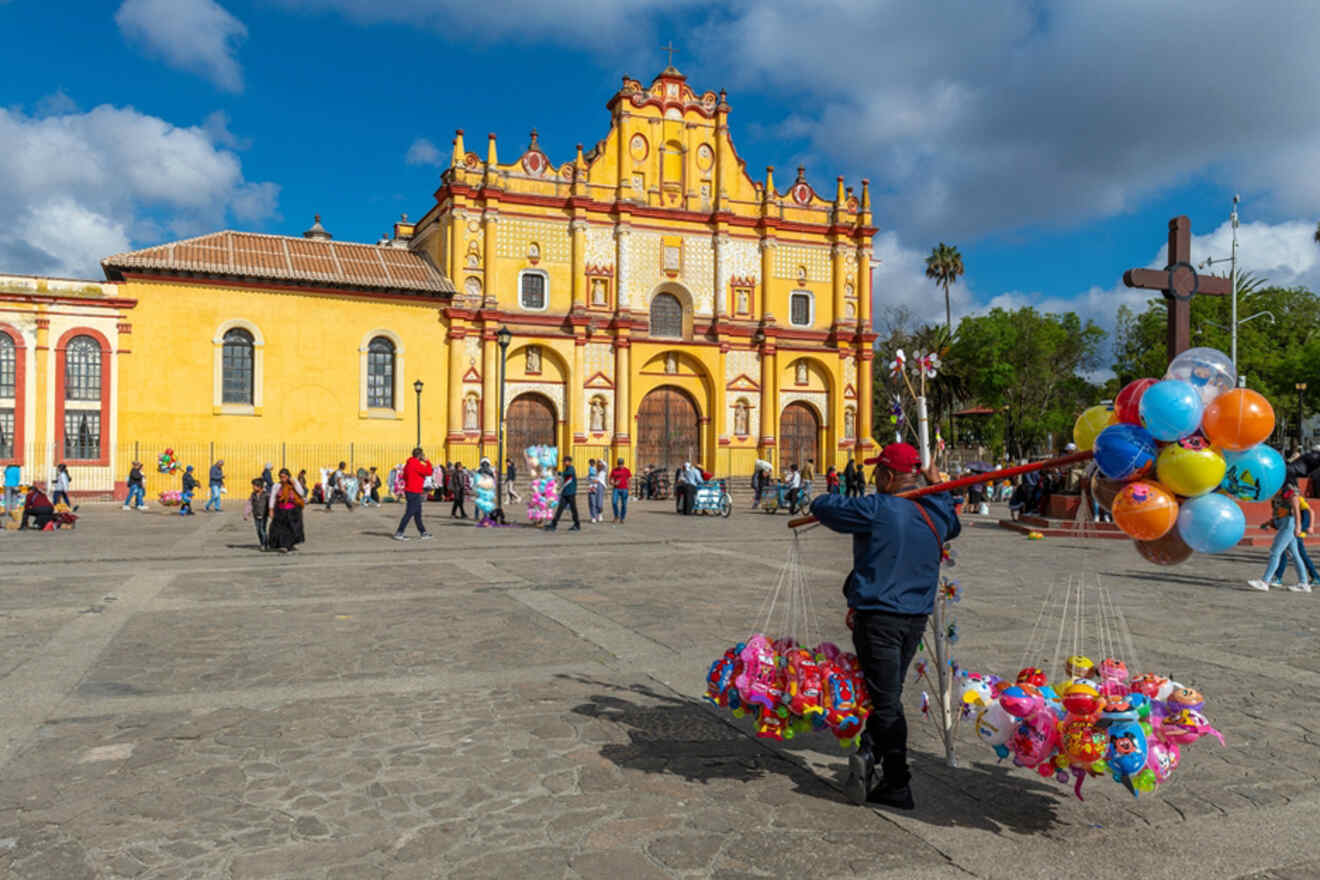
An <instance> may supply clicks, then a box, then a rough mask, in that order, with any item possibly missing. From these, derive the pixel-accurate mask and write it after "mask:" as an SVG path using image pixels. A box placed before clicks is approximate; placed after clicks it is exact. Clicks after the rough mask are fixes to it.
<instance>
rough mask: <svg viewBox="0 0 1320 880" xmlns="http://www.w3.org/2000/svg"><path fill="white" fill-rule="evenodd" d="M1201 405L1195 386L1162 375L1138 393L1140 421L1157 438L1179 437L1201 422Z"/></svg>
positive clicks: (1185, 434) (1165, 439) (1178, 438)
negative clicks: (1157, 380)
mask: <svg viewBox="0 0 1320 880" xmlns="http://www.w3.org/2000/svg"><path fill="white" fill-rule="evenodd" d="M1204 409H1205V405H1204V404H1203V403H1202V402H1201V398H1200V396H1199V395H1198V394H1197V393H1196V389H1195V388H1193V387H1192V386H1191V385H1189V384H1188V383H1186V382H1183V381H1180V380H1178V379H1165V380H1164V381H1163V382H1156V383H1155V384H1154V385H1152V386H1150V387H1149V388H1147V389H1146V391H1145V393H1144V394H1142V395H1141V406H1140V410H1141V424H1142V425H1144V426H1145V428H1146V430H1147V431H1149V432H1150V435H1151V436H1152V437H1154V438H1155V439H1156V440H1163V441H1165V442H1169V441H1172V440H1181V439H1182V438H1183V437H1186V436H1187V435H1189V434H1191V433H1193V432H1194V431H1196V429H1197V428H1199V427H1200V426H1201V413H1202V411H1203V410H1204Z"/></svg>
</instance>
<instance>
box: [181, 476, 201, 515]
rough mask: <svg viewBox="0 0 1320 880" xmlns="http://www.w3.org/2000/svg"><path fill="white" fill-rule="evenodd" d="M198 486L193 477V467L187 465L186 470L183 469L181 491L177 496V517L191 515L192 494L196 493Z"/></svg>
mask: <svg viewBox="0 0 1320 880" xmlns="http://www.w3.org/2000/svg"><path fill="white" fill-rule="evenodd" d="M200 485H201V483H199V482H197V478H196V477H194V476H193V466H192V465H188V466H187V467H186V468H184V469H183V491H182V492H180V494H179V499H180V504H179V516H192V515H193V509H192V500H193V493H194V492H196V491H197V487H198V486H200Z"/></svg>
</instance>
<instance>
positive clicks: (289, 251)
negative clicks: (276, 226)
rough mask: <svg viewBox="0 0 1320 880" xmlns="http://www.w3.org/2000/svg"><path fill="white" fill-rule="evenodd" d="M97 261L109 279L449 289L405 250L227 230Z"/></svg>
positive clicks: (426, 262) (424, 261)
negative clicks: (199, 277) (161, 273)
mask: <svg viewBox="0 0 1320 880" xmlns="http://www.w3.org/2000/svg"><path fill="white" fill-rule="evenodd" d="M101 265H102V267H104V269H105V272H106V277H107V278H110V279H111V280H114V274H113V273H115V272H124V271H134V270H142V269H161V270H165V271H168V272H195V273H201V274H207V275H222V276H229V277H233V278H245V279H254V280H270V281H293V282H303V283H314V284H321V285H328V286H331V287H336V286H345V287H371V288H382V289H388V290H409V291H418V292H423V293H434V294H447V293H453V292H454V285H453V283H452V282H451V281H450V280H449V279H448V278H446V277H445V276H444V273H442V272H441V271H440V270H439V269H437V268H436V267H435V266H434V265H433V264H432V263H431V261H430V260H428V259H427V258H426V257H425V256H423V255H422V254H420V253H416V252H413V251H410V250H407V249H405V248H398V247H382V246H381V245H376V244H357V243H354V242H344V241H318V240H313V239H307V238H294V237H292V236H288V235H262V234H258V233H254V232H235V231H233V230H230V229H226V230H224V231H221V232H213V233H211V234H209V235H203V236H199V237H197V238H186V239H184V240H182V241H174V242H169V243H167V244H162V245H157V246H155V247H149V248H143V249H142V250H137V251H128V252H125V253H122V254H115V255H114V256H112V257H106V258H105V259H104V260H102V261H101Z"/></svg>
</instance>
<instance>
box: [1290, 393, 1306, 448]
mask: <svg viewBox="0 0 1320 880" xmlns="http://www.w3.org/2000/svg"><path fill="white" fill-rule="evenodd" d="M1293 387H1294V388H1296V389H1297V449H1298V450H1299V451H1300V450H1301V448H1302V395H1303V394H1305V393H1306V383H1305V382H1298V383H1297V384H1296V385H1294V386H1293Z"/></svg>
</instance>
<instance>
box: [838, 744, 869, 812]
mask: <svg viewBox="0 0 1320 880" xmlns="http://www.w3.org/2000/svg"><path fill="white" fill-rule="evenodd" d="M874 784H875V758H874V757H873V756H872V755H871V753H870V751H867V752H856V753H854V754H853V755H851V756H850V757H849V758H848V778H847V780H846V781H844V783H843V792H844V794H846V795H848V800H850V801H852V802H853V803H854V804H857V805H859V806H860V805H862V804H864V803H866V798H867V796H868V795H869V794H870V793H871V788H872V787H873V786H874Z"/></svg>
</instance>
